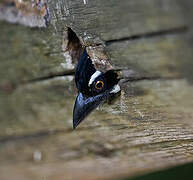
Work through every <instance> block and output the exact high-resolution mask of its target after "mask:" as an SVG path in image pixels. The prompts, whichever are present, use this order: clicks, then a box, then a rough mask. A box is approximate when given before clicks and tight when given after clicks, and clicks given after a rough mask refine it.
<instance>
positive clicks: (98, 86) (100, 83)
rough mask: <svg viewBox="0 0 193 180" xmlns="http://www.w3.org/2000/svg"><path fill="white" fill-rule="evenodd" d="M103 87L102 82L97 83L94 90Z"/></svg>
mask: <svg viewBox="0 0 193 180" xmlns="http://www.w3.org/2000/svg"><path fill="white" fill-rule="evenodd" d="M103 87H104V82H103V81H97V82H96V84H95V88H96V89H98V90H100V89H102V88H103Z"/></svg>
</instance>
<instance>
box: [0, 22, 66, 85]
mask: <svg viewBox="0 0 193 180" xmlns="http://www.w3.org/2000/svg"><path fill="white" fill-rule="evenodd" d="M0 26H1V35H0V42H1V46H0V51H1V52H3V53H1V57H0V58H1V59H0V60H1V66H0V81H1V83H0V84H1V85H2V84H4V83H5V84H9V82H13V83H18V82H21V81H24V80H30V79H34V78H38V77H42V76H46V75H48V74H50V73H56V72H60V71H62V70H64V69H65V68H63V67H64V66H61V63H64V64H65V62H66V61H65V57H64V56H63V52H62V47H61V42H62V39H61V38H59V37H58V35H53V34H52V32H51V31H49V30H47V31H45V30H43V29H42V30H40V29H29V28H26V27H22V26H18V25H11V24H7V23H5V22H0ZM51 34H52V36H50V35H51Z"/></svg>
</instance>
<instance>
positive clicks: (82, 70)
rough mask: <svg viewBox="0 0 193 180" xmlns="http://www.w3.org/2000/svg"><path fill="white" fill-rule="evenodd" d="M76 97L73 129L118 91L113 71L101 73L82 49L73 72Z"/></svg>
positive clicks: (116, 76) (115, 74)
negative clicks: (76, 89) (76, 91)
mask: <svg viewBox="0 0 193 180" xmlns="http://www.w3.org/2000/svg"><path fill="white" fill-rule="evenodd" d="M75 82H76V86H77V88H78V96H77V98H76V101H75V105H74V111H73V128H74V129H75V128H76V127H77V126H78V125H79V124H80V122H81V121H82V120H83V119H84V118H85V117H86V116H87V115H88V114H89V113H90V112H91V111H92V110H94V109H95V108H96V107H97V106H99V104H101V103H102V102H104V101H105V100H106V99H107V98H108V97H110V96H113V95H114V94H116V93H117V92H119V91H120V86H119V85H118V82H119V78H118V75H117V73H116V72H115V71H114V70H108V71H106V72H101V71H99V70H97V69H96V68H95V67H94V65H93V60H91V58H90V57H89V56H88V54H87V51H86V49H84V51H83V53H82V56H81V57H80V59H79V61H78V65H77V68H76V71H75Z"/></svg>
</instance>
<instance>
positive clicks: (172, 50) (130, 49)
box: [106, 32, 192, 78]
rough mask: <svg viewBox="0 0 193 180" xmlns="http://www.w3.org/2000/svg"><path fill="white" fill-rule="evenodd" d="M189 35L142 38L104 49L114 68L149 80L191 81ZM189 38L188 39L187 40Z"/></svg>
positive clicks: (121, 42) (119, 42)
mask: <svg viewBox="0 0 193 180" xmlns="http://www.w3.org/2000/svg"><path fill="white" fill-rule="evenodd" d="M187 35H189V34H188V33H185V32H184V33H174V34H169V35H168V34H166V35H164V34H163V35H160V36H156V37H144V38H143V37H142V38H139V39H136V40H132V39H131V40H123V41H115V42H112V43H109V44H108V45H107V47H106V49H107V52H108V53H109V55H110V57H111V61H112V63H113V64H114V66H118V67H121V68H123V69H124V68H128V69H129V68H130V69H135V70H136V71H137V72H140V73H142V74H143V73H144V74H146V75H147V76H149V77H164V78H170V77H185V76H186V77H187V78H188V77H191V76H192V75H191V70H190V68H187V67H192V60H191V59H192V48H191V46H190V44H189V43H188V41H187V39H186V37H187ZM188 37H190V36H188Z"/></svg>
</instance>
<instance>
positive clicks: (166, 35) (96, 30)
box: [0, 0, 193, 180]
mask: <svg viewBox="0 0 193 180" xmlns="http://www.w3.org/2000/svg"><path fill="white" fill-rule="evenodd" d="M29 2H30V1H29ZM84 2H86V3H85V4H84ZM191 5H192V2H191V1H188V0H187V1H186V0H185V1H178V0H162V1H161V0H155V1H153V0H144V1H140V0H127V1H126V0H123V1H115V0H110V1H101V0H96V1H91V0H85V1H83V0H82V1H81V0H73V1H70V0H60V1H59V0H49V1H48V6H49V9H50V15H51V22H50V26H49V27H48V28H43V29H38V28H33V29H31V28H29V27H24V26H21V25H13V24H7V23H5V22H0V26H1V28H0V41H1V44H0V51H1V55H0V62H1V65H0V109H1V111H0V179H2V180H10V179H13V177H14V179H15V180H17V179H18V180H26V179H29V180H32V179H33V180H34V179H56V180H60V179H84V180H85V179H89V180H90V179H96V180H99V179H117V178H119V179H120V178H121V177H125V176H129V177H131V176H136V175H140V174H144V173H148V172H152V171H155V170H158V169H164V168H168V167H171V166H174V165H177V164H183V163H187V162H192V161H193V111H192V108H193V101H192V99H193V86H192V85H193V73H192V65H193V61H192V58H193V54H192V38H193V35H192V32H193V31H192V15H191V14H192V12H191V11H189V10H190V9H191V7H192V6H191ZM0 11H1V10H0ZM18 23H19V21H18ZM26 25H28V24H26ZM66 27H70V28H72V30H73V31H74V32H75V33H76V35H77V36H78V37H79V38H80V40H81V43H83V45H92V46H94V47H97V46H98V44H102V45H103V46H105V50H106V52H107V54H108V56H109V58H110V61H111V63H112V64H113V65H114V67H116V68H122V69H124V70H125V71H126V72H129V71H133V72H137V73H136V74H137V78H136V79H135V80H133V81H128V80H129V79H130V77H128V76H127V74H125V81H124V82H123V83H122V93H121V95H120V97H118V98H117V99H116V100H115V102H114V103H113V104H111V105H109V104H104V105H102V106H100V107H99V108H98V109H97V110H96V111H94V112H93V113H92V114H91V115H90V116H89V117H88V118H87V119H86V120H85V121H84V122H83V123H82V124H81V125H80V126H79V127H78V128H77V129H76V130H75V131H73V130H72V109H73V102H74V100H75V98H76V92H77V90H76V88H75V86H74V81H73V77H72V76H65V77H61V76H59V77H58V75H61V73H63V72H65V71H67V70H71V69H72V68H73V66H72V65H71V63H69V61H70V57H69V54H70V53H69V52H65V47H66V45H67V44H68V39H67V33H66ZM74 49H75V50H77V49H76V48H74ZM95 53H97V52H95ZM77 54H78V53H77ZM67 72H68V71H67Z"/></svg>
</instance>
